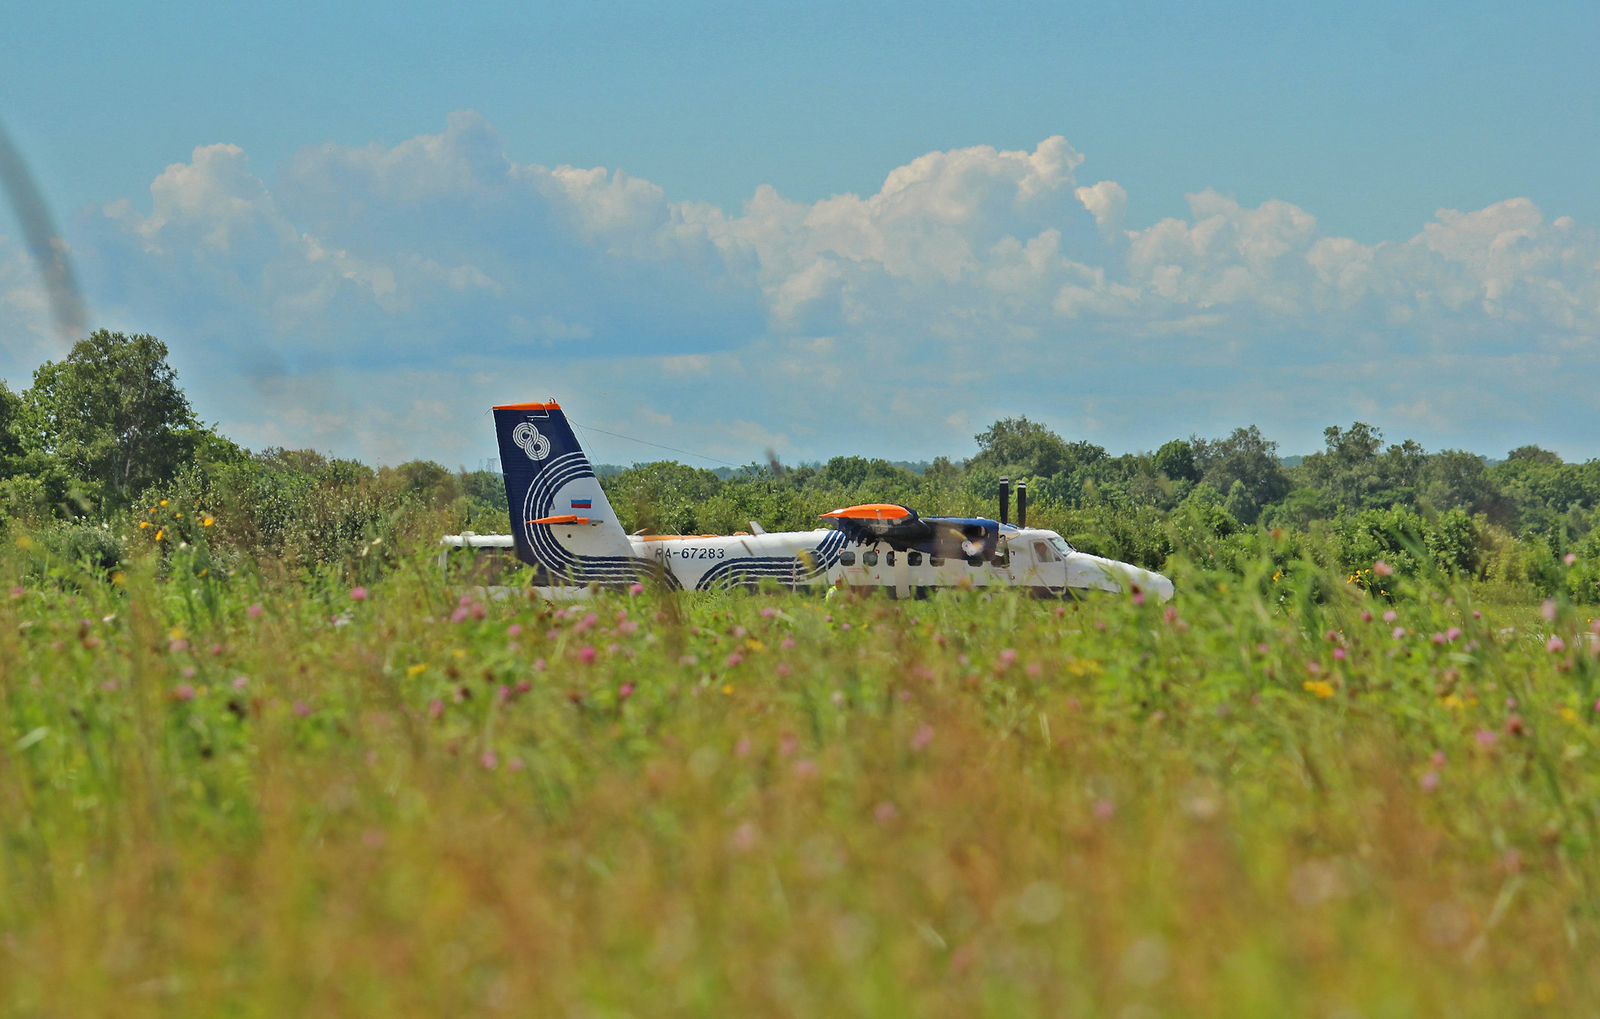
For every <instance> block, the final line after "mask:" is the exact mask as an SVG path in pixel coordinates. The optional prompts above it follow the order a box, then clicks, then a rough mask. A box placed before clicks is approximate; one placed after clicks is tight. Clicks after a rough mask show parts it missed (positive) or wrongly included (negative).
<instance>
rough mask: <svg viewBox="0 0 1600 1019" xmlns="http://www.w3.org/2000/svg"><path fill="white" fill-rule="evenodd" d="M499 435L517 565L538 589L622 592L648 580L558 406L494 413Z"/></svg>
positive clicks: (527, 405)
mask: <svg viewBox="0 0 1600 1019" xmlns="http://www.w3.org/2000/svg"><path fill="white" fill-rule="evenodd" d="M494 428H495V433H496V434H497V436H498V437H499V440H500V469H501V470H502V471H504V472H505V479H506V503H507V504H508V505H509V506H510V508H511V535H512V538H513V540H514V541H515V542H516V547H517V558H518V559H521V560H522V561H523V562H525V563H527V564H528V565H530V566H532V567H534V569H535V571H536V572H537V573H538V574H539V579H538V580H537V581H536V582H537V583H539V584H541V585H546V584H549V585H563V584H589V583H599V584H605V585H617V584H626V583H631V582H632V581H633V580H635V579H636V578H637V577H638V576H639V575H640V574H641V573H642V572H644V568H645V566H646V564H645V562H644V560H641V559H636V558H635V557H634V555H633V549H632V547H631V546H630V545H629V543H628V536H627V534H626V533H624V532H623V530H622V524H621V523H620V522H619V521H618V520H617V515H616V514H615V513H614V512H612V510H611V503H610V501H609V500H607V499H606V493H605V492H604V491H603V490H602V489H601V488H600V481H599V479H597V478H596V477H595V474H594V467H593V466H592V465H591V464H590V463H589V458H588V457H587V456H585V455H584V452H583V449H582V448H581V447H580V446H579V445H578V439H577V436H575V435H573V433H572V426H571V425H570V424H568V423H567V416H566V414H564V413H562V410H561V407H560V406H559V405H557V404H556V403H555V401H553V400H552V401H550V402H549V403H518V404H511V405H509V406H505V407H496V408H495V409H494Z"/></svg>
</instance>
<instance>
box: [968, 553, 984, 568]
mask: <svg viewBox="0 0 1600 1019" xmlns="http://www.w3.org/2000/svg"><path fill="white" fill-rule="evenodd" d="M967 565H968V566H971V567H973V568H974V569H976V568H977V567H979V566H982V565H983V556H981V555H975V556H968V557H967Z"/></svg>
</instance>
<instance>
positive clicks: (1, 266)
mask: <svg viewBox="0 0 1600 1019" xmlns="http://www.w3.org/2000/svg"><path fill="white" fill-rule="evenodd" d="M1083 164H1084V158H1083V156H1082V155H1080V154H1079V153H1078V152H1077V151H1075V150H1074V149H1073V148H1072V147H1071V146H1070V145H1069V144H1068V143H1067V141H1066V140H1065V139H1064V138H1060V137H1054V138H1048V139H1045V140H1044V141H1042V142H1040V143H1039V144H1038V145H1037V146H1036V147H1035V148H1034V149H1033V150H1032V151H1004V150H997V149H994V148H990V147H987V146H978V147H973V148H964V149H954V150H951V151H947V152H930V153H928V154H926V155H924V156H921V157H918V158H917V159H914V160H912V161H911V162H910V163H907V164H906V165H905V166H901V167H897V168H894V169H892V170H890V171H889V172H888V173H887V175H886V176H885V178H884V182H883V185H882V187H881V188H879V189H878V191H877V192H876V193H874V194H870V195H855V194H839V195H834V196H831V197H829V198H825V199H823V200H821V201H817V202H810V203H807V202H796V201H792V200H789V199H786V198H784V197H783V196H782V195H780V194H779V193H777V192H776V191H775V190H774V189H772V188H771V187H766V186H763V187H759V188H757V189H756V190H755V191H754V193H753V194H752V196H751V197H750V199H749V200H748V201H747V202H746V203H745V204H744V206H743V208H742V209H740V210H739V211H738V212H737V213H736V214H729V213H726V212H724V211H723V210H721V209H718V208H715V207H713V206H709V205H706V204H704V203H699V202H695V201H692V200H682V199H677V200H675V199H674V198H673V197H672V196H668V195H667V194H665V193H664V192H663V190H662V189H661V188H660V187H658V186H656V185H655V184H652V183H651V182H649V181H647V180H643V179H641V178H638V177H635V176H632V175H630V174H628V173H626V172H624V171H622V170H613V169H606V168H598V167H591V168H580V167H570V166H558V167H554V168H550V167H544V166H538V165H532V164H528V165H523V164H517V163H515V162H513V161H511V160H510V159H508V158H507V157H506V155H505V152H504V146H503V145H502V143H501V141H500V139H499V138H498V137H497V135H496V134H495V132H494V130H493V129H492V128H491V127H490V126H489V125H488V124H487V123H486V122H485V121H484V120H483V119H482V118H481V117H479V116H477V115H476V114H473V113H470V112H461V113H455V114H452V115H451V116H450V117H449V119H448V122H447V124H446V127H445V130H444V131H443V132H442V133H440V134H434V135H423V136H419V137H417V138H413V139H410V140H408V141H405V142H402V143H400V144H398V145H395V146H390V147H384V146H378V145H371V146H366V147H351V146H339V145H331V144H329V145H321V146H313V147H309V148H307V149H304V150H302V151H301V152H300V153H298V154H297V155H296V156H294V157H293V158H292V159H290V160H289V161H288V162H287V163H286V164H284V165H283V166H282V167H280V168H279V169H278V171H277V172H276V173H275V174H272V175H270V177H269V176H264V175H262V174H261V173H260V172H258V171H257V170H256V169H254V168H252V167H251V165H250V163H249V160H248V157H247V154H246V153H245V152H243V151H242V150H240V149H239V148H238V147H236V146H233V145H227V144H218V145H204V146H201V147H199V148H197V149H195V150H194V153H193V156H192V157H191V159H190V160H189V161H188V162H185V163H179V164H175V165H173V166H171V167H169V168H168V169H167V170H166V171H165V172H163V173H162V174H161V175H160V176H158V177H157V178H156V179H155V181H154V182H152V184H151V188H150V191H151V193H150V196H149V199H148V201H140V202H134V201H132V200H128V199H122V200H118V201H114V202H111V203H109V204H107V205H105V206H102V207H97V208H93V209H90V210H87V211H86V212H84V213H83V214H82V215H80V216H79V217H78V219H77V220H76V221H75V223H74V224H73V227H72V229H71V230H70V231H69V233H70V234H71V237H72V240H73V243H74V252H75V254H76V255H77V257H78V258H79V260H80V263H81V265H82V267H83V272H84V276H85V279H86V280H87V282H88V288H89V292H90V293H89V296H90V300H91V305H92V307H93V308H94V309H95V311H96V312H97V314H98V316H99V318H100V319H101V320H102V321H104V322H106V323H107V324H110V325H113V326H115V327H119V328H127V329H138V330H146V331H151V332H155V333H157V334H158V335H160V336H162V337H163V338H164V339H165V340H167V342H168V343H169V345H170V346H171V347H172V348H173V351H174V357H175V360H176V361H177V362H178V364H179V366H180V369H181V370H182V371H183V373H184V378H185V380H186V382H187V383H188V384H189V386H190V388H191V391H192V392H193V395H194V397H195V399H196V402H197V404H198V405H199V407H200V409H201V411H202V412H203V413H205V414H207V415H208V416H210V417H213V418H219V419H221V421H222V424H223V427H224V428H225V429H227V430H230V431H232V432H233V433H234V434H237V435H239V436H240V437H241V438H242V439H243V440H244V441H246V442H253V443H256V444H262V443H267V442H272V443H283V444H300V443H308V444H313V445H316V446H318V447H320V448H331V449H335V450H337V451H339V452H343V453H353V454H357V455H364V456H369V457H375V458H381V459H385V460H393V459H396V458H403V457H405V456H410V455H429V456H435V457H440V458H444V459H446V460H449V461H451V462H463V463H469V464H470V463H474V462H476V461H477V460H478V459H481V457H482V456H487V455H491V453H490V452H486V451H491V450H492V441H491V437H490V436H489V435H488V434H487V432H486V429H487V425H486V424H485V423H484V422H483V421H482V411H483V408H484V407H486V406H487V405H488V404H489V403H490V402H491V401H494V400H502V399H514V398H528V397H530V396H537V397H543V396H557V397H565V398H566V399H567V400H568V401H569V402H575V403H576V405H577V406H581V407H582V409H583V414H584V415H585V416H587V417H589V418H590V419H591V420H594V421H595V422H596V423H599V424H601V425H602V426H604V427H608V428H611V427H612V426H614V430H617V431H623V432H627V431H628V430H629V429H630V428H633V429H637V430H638V432H636V433H633V434H640V437H641V438H651V436H658V435H659V434H661V433H662V432H663V430H665V431H668V432H670V433H671V434H673V435H674V436H676V437H677V439H676V441H674V442H670V443H667V444H668V445H679V446H681V445H683V444H685V443H690V444H698V445H696V446H695V448H700V449H703V450H704V451H705V452H707V453H709V454H711V455H714V456H719V457H731V458H734V459H739V458H748V457H750V456H752V455H758V454H759V453H760V450H757V449H754V448H751V446H750V443H752V442H757V441H760V442H771V443H774V444H776V445H778V446H781V447H782V448H781V449H780V452H782V453H785V454H787V455H790V456H796V455H798V456H809V455H820V454H831V453H833V452H838V451H840V450H844V449H852V450H859V451H869V452H870V451H877V452H881V453H883V454H885V455H898V456H920V455H928V454H931V453H935V452H941V451H953V450H959V449H961V448H964V444H965V443H966V441H967V440H968V438H969V436H968V435H967V432H968V430H970V429H971V427H972V424H971V423H972V422H974V421H983V420H985V419H986V418H987V417H989V416H992V415H998V414H1006V413H1019V412H1025V413H1029V414H1031V415H1035V416H1038V417H1042V418H1044V419H1046V420H1049V421H1050V422H1051V423H1052V424H1054V425H1056V426H1057V427H1059V428H1061V429H1063V430H1065V431H1070V432H1074V433H1075V434H1083V435H1086V436H1088V437H1090V438H1094V439H1096V440H1098V441H1102V442H1107V443H1109V444H1112V445H1116V446H1134V445H1148V444H1153V443H1155V442H1159V441H1161V440H1162V439H1163V438H1167V437H1171V436H1173V435H1179V434H1186V433H1188V432H1189V431H1193V430H1198V431H1201V432H1210V431H1214V430H1217V429H1221V428H1226V427H1231V426H1233V425H1237V424H1243V423H1246V422H1250V421H1255V422H1258V423H1260V424H1262V425H1263V426H1264V427H1266V428H1267V430H1268V431H1269V433H1271V432H1273V431H1274V430H1276V431H1277V433H1278V434H1279V435H1280V436H1282V437H1283V438H1284V439H1285V440H1286V442H1288V443H1289V444H1290V445H1296V444H1297V443H1298V444H1299V445H1309V444H1310V443H1311V441H1312V440H1313V439H1314V437H1315V436H1316V435H1317V434H1318V433H1319V432H1320V428H1321V426H1322V425H1324V424H1327V423H1332V422H1334V421H1347V420H1349V419H1350V418H1352V417H1354V416H1356V415H1357V414H1360V415H1362V416H1364V417H1367V418H1370V419H1376V420H1377V421H1378V423H1380V424H1384V425H1386V426H1388V427H1389V428H1390V430H1391V431H1392V432H1396V433H1406V434H1416V435H1418V437H1421V438H1424V439H1425V440H1432V441H1433V442H1434V443H1435V444H1444V443H1451V444H1469V445H1470V444H1473V443H1479V444H1482V445H1484V448H1485V450H1486V451H1490V452H1493V451H1496V450H1497V449H1499V448H1500V446H1499V445H1498V444H1502V443H1503V442H1504V441H1507V440H1512V439H1515V440H1517V441H1547V442H1553V443H1556V444H1558V445H1559V444H1560V443H1561V441H1562V440H1563V438H1570V439H1571V442H1569V446H1570V447H1571V448H1570V452H1571V454H1580V453H1581V454H1595V453H1600V445H1597V444H1596V443H1595V442H1594V440H1592V439H1586V438H1584V437H1583V436H1585V435H1589V434H1592V433H1593V431H1594V425H1595V423H1596V417H1597V411H1600V401H1597V399H1596V397H1595V395H1594V393H1593V386H1592V385H1591V384H1590V383H1589V382H1588V379H1589V378H1592V377H1593V373H1594V369H1595V368H1596V367H1597V365H1596V351H1597V346H1596V344H1597V340H1600V241H1597V238H1596V235H1595V232H1594V230H1593V229H1591V228H1588V227H1584V226H1580V225H1579V224H1576V223H1574V222H1573V221H1572V220H1571V219H1570V218H1567V217H1562V218H1557V219H1555V220H1553V221H1550V220H1547V219H1546V217H1545V215H1544V213H1543V212H1542V211H1541V210H1540V209H1538V208H1537V207H1536V206H1535V205H1534V204H1533V203H1531V202H1530V201H1528V200H1527V199H1522V198H1514V199H1510V200H1507V201H1504V202H1500V203H1498V204H1496V205H1493V206H1490V207H1488V208H1486V209H1481V210H1477V211H1470V212H1457V211H1454V210H1448V209H1442V210H1440V211H1439V213H1438V214H1437V216H1436V217H1435V218H1434V220H1433V221H1431V222H1429V223H1426V224H1423V225H1422V226H1421V227H1420V229H1419V230H1418V232H1417V233H1416V234H1415V235H1414V236H1412V237H1410V238H1402V239H1396V240H1394V241H1389V242H1385V243H1381V244H1377V245H1363V244H1360V243H1357V242H1356V241H1354V240H1351V239H1349V238H1342V237H1336V236H1330V235H1327V234H1324V233H1323V232H1322V231H1321V230H1320V229H1319V227H1318V224H1317V221H1316V218H1315V217H1314V216H1313V215H1312V214H1311V213H1310V212H1308V211H1306V210H1303V209H1300V208H1298V207H1296V206H1294V205H1292V204H1289V203H1286V202H1282V201H1267V202H1264V203H1262V204H1261V205H1259V206H1256V207H1254V208H1251V207H1246V206H1243V205H1241V204H1240V203H1239V202H1237V201H1235V200H1234V199H1232V198H1229V197H1227V196H1225V195H1223V194H1220V193H1218V192H1215V191H1204V192H1201V193H1198V194H1194V195H1191V196H1189V206H1190V213H1189V215H1188V217H1186V218H1183V219H1164V220H1161V221H1160V222H1157V223H1154V224H1150V225H1147V226H1143V227H1142V228H1140V227H1135V226H1133V225H1131V224H1129V223H1127V222H1126V210H1127V193H1126V191H1125V190H1124V189H1123V188H1122V187H1121V186H1120V185H1119V184H1117V183H1116V182H1114V181H1105V180H1102V181H1093V180H1092V179H1091V180H1080V178H1079V171H1080V169H1081V168H1082V167H1083ZM19 267H22V268H19ZM23 268H25V264H24V263H23V262H22V261H21V260H20V256H19V255H18V254H17V252H16V250H15V246H14V245H12V246H10V247H7V248H5V249H4V251H0V336H4V337H5V341H6V344H7V357H8V358H9V364H7V365H5V366H4V370H5V373H6V374H7V375H8V376H9V377H11V378H12V379H13V381H24V382H25V381H26V373H27V371H28V370H29V369H31V367H32V365H33V364H36V363H37V360H38V359H39V357H40V356H41V353H40V352H41V351H42V350H46V349H47V344H45V341H44V340H43V339H41V337H46V336H47V335H48V331H47V330H45V329H43V328H42V326H41V325H40V323H41V321H42V318H41V316H42V315H43V308H44V306H43V304H42V302H40V301H39V300H38V298H37V294H36V292H35V289H34V285H33V284H32V282H31V281H30V280H29V279H28V278H27V276H26V273H25V272H24V271H23ZM606 422H609V423H610V424H609V425H607V424H606ZM662 422H667V424H665V425H663V424H662ZM1573 443H1576V444H1577V445H1572V444H1573ZM1585 443H1587V445H1584V444H1585ZM657 453H659V451H654V452H653V451H652V450H651V449H649V448H645V447H640V448H631V447H624V446H622V445H617V444H611V445H609V446H608V447H606V448H605V449H604V450H602V451H601V455H610V456H613V457H615V458H624V459H625V458H629V457H635V456H637V457H649V456H652V455H656V454H657Z"/></svg>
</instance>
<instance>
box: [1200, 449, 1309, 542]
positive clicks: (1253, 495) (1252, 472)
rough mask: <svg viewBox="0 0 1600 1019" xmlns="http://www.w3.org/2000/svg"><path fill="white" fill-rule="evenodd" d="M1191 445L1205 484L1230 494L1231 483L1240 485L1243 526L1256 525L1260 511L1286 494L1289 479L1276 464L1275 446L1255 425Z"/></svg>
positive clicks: (1279, 465) (1276, 450)
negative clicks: (1219, 437)
mask: <svg viewBox="0 0 1600 1019" xmlns="http://www.w3.org/2000/svg"><path fill="white" fill-rule="evenodd" d="M1190 445H1191V446H1192V447H1193V449H1194V458H1195V464H1196V466H1197V467H1198V468H1199V469H1200V474H1201V477H1202V478H1203V479H1204V481H1205V483H1206V484H1208V485H1210V486H1211V487H1212V488H1213V489H1215V490H1216V491H1217V492H1229V493H1231V492H1232V491H1233V484H1234V482H1236V481H1237V482H1240V483H1242V484H1243V486H1244V492H1243V497H1242V498H1241V500H1240V501H1239V503H1238V505H1239V507H1240V509H1241V510H1242V511H1243V512H1244V513H1245V514H1246V515H1245V516H1244V517H1241V518H1239V519H1240V520H1241V522H1242V523H1247V524H1253V523H1255V522H1256V518H1257V516H1259V514H1260V512H1261V507H1263V506H1265V505H1267V504H1268V503H1271V502H1277V501H1278V500H1279V499H1282V498H1283V497H1284V496H1285V495H1287V494H1288V493H1289V478H1288V477H1287V476H1286V475H1285V474H1284V473H1283V465H1282V464H1280V463H1279V462H1278V444H1277V443H1276V442H1272V441H1270V440H1268V439H1267V438H1266V437H1265V436H1263V435H1262V434H1261V429H1259V428H1257V427H1256V426H1255V425H1251V426H1250V427H1248V428H1235V429H1234V430H1233V434H1231V435H1229V436H1228V437H1227V438H1226V439H1200V438H1194V439H1191V440H1190Z"/></svg>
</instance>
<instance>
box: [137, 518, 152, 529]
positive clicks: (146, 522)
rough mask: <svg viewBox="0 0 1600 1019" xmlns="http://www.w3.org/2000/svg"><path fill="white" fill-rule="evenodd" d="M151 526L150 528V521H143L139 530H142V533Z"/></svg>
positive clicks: (140, 522)
mask: <svg viewBox="0 0 1600 1019" xmlns="http://www.w3.org/2000/svg"><path fill="white" fill-rule="evenodd" d="M149 526H150V521H148V520H141V521H139V530H141V531H142V530H144V529H145V528H146V527H149Z"/></svg>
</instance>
